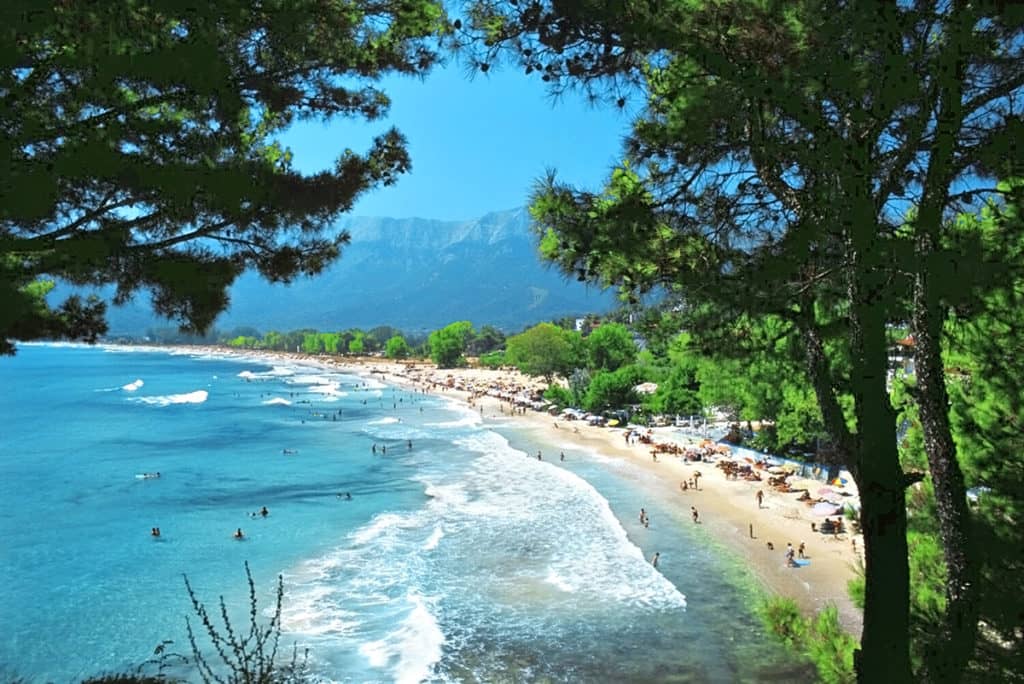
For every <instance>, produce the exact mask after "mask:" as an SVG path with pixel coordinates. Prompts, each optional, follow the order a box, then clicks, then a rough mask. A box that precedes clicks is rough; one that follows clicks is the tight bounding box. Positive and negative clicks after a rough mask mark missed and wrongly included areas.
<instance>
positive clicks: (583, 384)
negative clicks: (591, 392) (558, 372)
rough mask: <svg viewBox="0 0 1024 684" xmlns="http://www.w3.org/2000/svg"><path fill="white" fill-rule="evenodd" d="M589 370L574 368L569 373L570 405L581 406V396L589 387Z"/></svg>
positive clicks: (583, 395)
mask: <svg viewBox="0 0 1024 684" xmlns="http://www.w3.org/2000/svg"><path fill="white" fill-rule="evenodd" d="M590 379H591V378H590V371H588V370H587V369H586V368H576V369H574V370H573V372H572V373H570V374H569V391H570V392H572V403H571V405H572V406H583V398H584V397H585V396H586V395H587V389H588V388H589V387H590Z"/></svg>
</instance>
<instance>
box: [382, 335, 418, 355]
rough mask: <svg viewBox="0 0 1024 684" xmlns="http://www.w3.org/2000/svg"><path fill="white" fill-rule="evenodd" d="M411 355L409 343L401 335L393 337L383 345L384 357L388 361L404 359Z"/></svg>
mask: <svg viewBox="0 0 1024 684" xmlns="http://www.w3.org/2000/svg"><path fill="white" fill-rule="evenodd" d="M411 353H412V350H411V349H410V348H409V343H408V342H406V341H405V338H404V337H402V336H401V335H395V336H394V337H391V338H389V339H388V341H387V344H385V345H384V356H386V357H388V358H389V359H405V358H408V357H409V355H410V354H411Z"/></svg>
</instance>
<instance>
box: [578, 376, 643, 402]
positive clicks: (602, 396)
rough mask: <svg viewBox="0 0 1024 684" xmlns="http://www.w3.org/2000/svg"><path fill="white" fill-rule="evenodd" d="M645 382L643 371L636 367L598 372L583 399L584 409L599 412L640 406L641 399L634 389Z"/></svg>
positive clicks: (591, 380)
mask: <svg viewBox="0 0 1024 684" xmlns="http://www.w3.org/2000/svg"><path fill="white" fill-rule="evenodd" d="M643 381H644V376H643V371H641V370H640V369H639V368H637V367H636V366H623V367H622V368H620V369H618V370H617V371H597V372H596V373H594V375H593V376H592V377H591V379H590V384H589V386H588V387H587V393H586V395H585V396H584V397H583V408H585V409H586V410H588V411H594V412H598V411H607V410H608V409H613V408H622V407H625V406H629V405H632V404H638V403H640V399H639V397H638V396H637V394H636V392H635V391H633V388H634V387H635V386H636V385H638V384H640V383H642V382H643Z"/></svg>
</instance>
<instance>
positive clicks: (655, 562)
mask: <svg viewBox="0 0 1024 684" xmlns="http://www.w3.org/2000/svg"><path fill="white" fill-rule="evenodd" d="M659 558H661V552H660V551H656V552H655V553H654V557H653V558H651V565H653V566H654V567H658V559H659Z"/></svg>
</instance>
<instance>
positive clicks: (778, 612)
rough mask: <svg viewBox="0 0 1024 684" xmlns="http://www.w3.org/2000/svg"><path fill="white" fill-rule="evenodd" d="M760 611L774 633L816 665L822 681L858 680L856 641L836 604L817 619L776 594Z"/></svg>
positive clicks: (836, 683) (834, 683) (842, 682)
mask: <svg viewBox="0 0 1024 684" xmlns="http://www.w3.org/2000/svg"><path fill="white" fill-rule="evenodd" d="M759 613H760V614H761V619H762V621H763V622H764V625H765V627H766V628H767V629H768V631H769V632H770V633H771V634H772V635H774V636H775V637H776V638H777V639H778V640H779V641H781V642H782V643H784V644H785V645H786V646H787V647H789V648H790V649H792V650H793V652H794V653H796V654H798V655H799V656H801V657H803V658H806V659H807V660H809V661H810V662H811V663H813V664H814V667H815V668H816V669H817V671H818V677H819V679H820V681H822V682H825V683H826V684H847V683H848V682H851V683H852V682H855V681H856V676H855V675H854V671H853V652H854V650H855V649H856V648H857V641H856V640H855V639H854V638H853V637H852V636H850V635H849V634H847V633H846V632H844V631H843V629H842V627H841V626H840V624H839V613H838V611H837V610H836V608H835V606H828V607H826V608H825V609H824V610H822V611H821V612H820V613H819V614H818V615H817V617H815V618H805V617H803V616H802V615H801V614H800V610H799V608H797V605H796V602H795V601H793V600H792V599H789V598H784V597H775V598H772V599H769V600H767V601H765V602H764V603H763V604H762V605H761V607H760V610H759Z"/></svg>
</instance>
